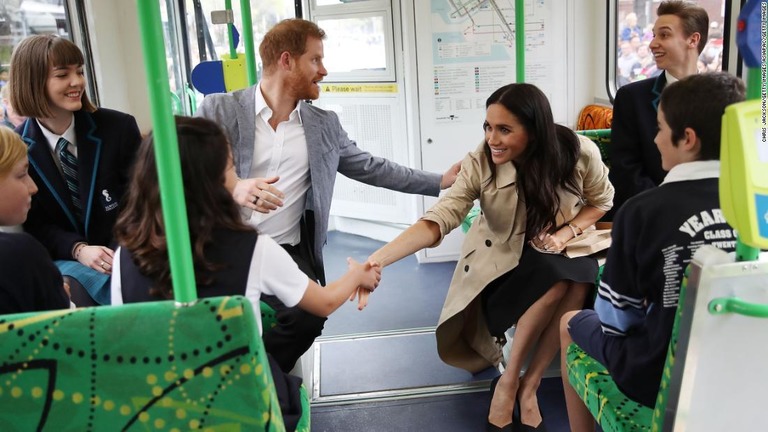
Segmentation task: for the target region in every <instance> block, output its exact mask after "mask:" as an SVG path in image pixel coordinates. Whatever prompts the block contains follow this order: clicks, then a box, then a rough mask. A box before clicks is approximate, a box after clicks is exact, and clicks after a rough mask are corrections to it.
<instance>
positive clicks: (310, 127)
mask: <svg viewBox="0 0 768 432" xmlns="http://www.w3.org/2000/svg"><path fill="white" fill-rule="evenodd" d="M299 116H300V117H301V124H302V127H303V128H304V138H305V140H306V141H307V158H308V159H309V176H310V178H311V179H312V180H313V181H312V182H311V185H310V188H309V193H308V194H307V202H308V203H312V201H310V200H311V199H313V198H314V193H313V191H312V187H313V185H320V184H326V183H325V182H327V181H328V180H327V179H326V178H325V177H327V176H324V175H323V173H322V172H321V171H320V169H321V168H322V167H323V166H324V165H323V163H322V161H323V154H324V152H323V141H322V139H321V137H322V131H321V130H320V125H319V124H318V121H317V118H316V116H315V113H314V112H313V111H312V110H311V109H309V108H307V104H306V103H305V102H304V101H299ZM312 204H314V203H312ZM307 208H317V206H316V205H312V206H307Z"/></svg>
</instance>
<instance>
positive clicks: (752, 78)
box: [736, 67, 765, 261]
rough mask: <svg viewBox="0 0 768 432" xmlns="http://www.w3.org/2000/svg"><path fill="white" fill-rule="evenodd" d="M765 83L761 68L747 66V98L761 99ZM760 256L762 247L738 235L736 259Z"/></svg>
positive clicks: (744, 259)
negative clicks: (753, 244)
mask: <svg viewBox="0 0 768 432" xmlns="http://www.w3.org/2000/svg"><path fill="white" fill-rule="evenodd" d="M764 85H765V81H764V78H763V76H762V71H761V70H760V68H755V67H750V68H747V100H754V99H760V98H761V94H762V91H763V86H764ZM759 257H760V249H759V248H756V247H753V246H750V245H748V244H746V243H744V242H742V241H741V236H740V235H738V234H737V235H736V261H757V260H758V258H759Z"/></svg>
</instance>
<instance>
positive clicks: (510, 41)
mask: <svg viewBox="0 0 768 432" xmlns="http://www.w3.org/2000/svg"><path fill="white" fill-rule="evenodd" d="M425 3H426V2H425ZM554 3H555V2H554V0H527V1H526V2H525V46H526V48H525V56H526V59H525V62H526V73H525V75H526V82H529V83H532V84H535V85H537V86H538V87H539V88H541V89H542V91H544V93H545V94H547V96H548V97H549V99H550V101H551V102H552V105H553V111H554V114H555V119H558V118H559V119H563V118H564V117H565V107H564V103H563V104H562V105H563V107H562V112H560V109H559V108H560V107H559V106H558V104H556V103H555V100H554V98H553V96H554V95H561V96H562V98H563V99H564V98H565V88H566V83H565V80H563V79H562V71H564V70H565V64H566V55H565V52H566V43H565V28H564V27H565V25H564V24H565V13H564V11H563V12H562V13H561V15H562V19H561V20H560V22H559V23H558V22H557V21H556V20H555V18H554V16H553V13H557V11H553V9H554V8H555V4H554ZM557 7H560V8H561V9H564V4H559V5H558V6H557ZM417 16H422V15H417ZM430 17H431V18H430V21H431V22H430V23H431V38H432V75H433V77H432V78H433V84H434V88H433V90H434V120H435V121H437V122H440V123H444V122H461V121H462V119H463V118H465V117H471V116H468V115H467V114H469V113H468V111H469V110H485V100H486V99H487V98H488V96H489V95H490V94H491V93H492V92H493V91H494V90H496V89H497V88H499V87H501V86H503V85H506V84H509V83H512V82H515V39H516V37H517V31H516V29H515V8H514V0H430ZM417 25H418V24H417ZM553 53H562V56H558V55H553ZM558 69H559V70H560V75H558V74H557V73H556V72H557V70H558ZM556 106H557V108H556ZM558 114H559V115H558Z"/></svg>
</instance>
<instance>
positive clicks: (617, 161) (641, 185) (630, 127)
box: [608, 72, 667, 211]
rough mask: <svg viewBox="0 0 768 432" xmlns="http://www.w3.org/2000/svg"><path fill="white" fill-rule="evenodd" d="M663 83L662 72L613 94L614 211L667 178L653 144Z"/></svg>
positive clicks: (665, 78)
mask: <svg viewBox="0 0 768 432" xmlns="http://www.w3.org/2000/svg"><path fill="white" fill-rule="evenodd" d="M666 84H667V77H666V74H665V73H663V72H662V73H661V74H660V75H659V76H657V77H655V78H648V79H645V80H642V81H638V82H634V83H631V84H627V85H625V86H623V87H621V88H620V89H619V91H618V92H617V93H616V99H615V100H614V102H613V123H612V124H611V145H610V146H608V153H609V160H610V161H611V174H610V180H611V183H613V186H614V187H615V188H616V199H615V200H614V207H613V208H614V211H616V210H618V209H619V207H620V206H621V205H622V204H623V203H624V201H626V200H628V199H629V198H631V197H633V196H635V195H637V194H639V193H640V192H642V191H644V190H646V189H652V188H654V187H656V186H658V185H660V184H661V182H662V181H663V180H664V176H666V175H667V173H666V171H664V169H662V168H661V154H660V153H659V150H658V149H657V148H656V144H655V143H654V142H653V140H654V138H655V137H656V130H657V123H656V111H657V110H658V107H659V100H660V99H661V91H662V90H664V86H665V85H666Z"/></svg>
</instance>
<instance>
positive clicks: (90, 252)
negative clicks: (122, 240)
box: [77, 246, 115, 275]
mask: <svg viewBox="0 0 768 432" xmlns="http://www.w3.org/2000/svg"><path fill="white" fill-rule="evenodd" d="M114 256H115V252H114V251H113V250H112V249H110V248H108V247H104V246H82V247H81V248H80V251H79V253H78V255H77V261H78V262H79V263H80V264H82V265H84V266H86V267H88V268H92V269H94V270H96V271H97V272H100V273H104V274H108V275H111V274H112V258H113V257H114Z"/></svg>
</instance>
